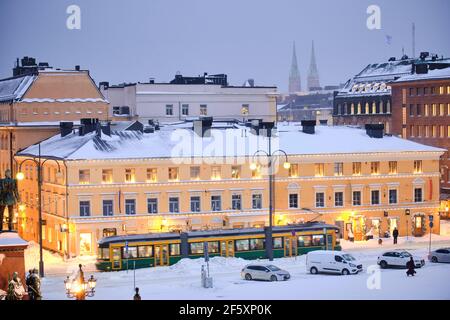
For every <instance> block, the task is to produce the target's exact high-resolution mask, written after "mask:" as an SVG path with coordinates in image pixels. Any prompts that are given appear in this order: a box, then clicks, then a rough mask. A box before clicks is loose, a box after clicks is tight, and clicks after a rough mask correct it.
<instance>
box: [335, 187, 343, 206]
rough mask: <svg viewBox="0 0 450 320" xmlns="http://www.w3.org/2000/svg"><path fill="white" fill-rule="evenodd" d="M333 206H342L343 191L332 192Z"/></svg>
mask: <svg viewBox="0 0 450 320" xmlns="http://www.w3.org/2000/svg"><path fill="white" fill-rule="evenodd" d="M334 206H335V207H342V206H344V193H343V192H342V191H338V192H335V193H334Z"/></svg>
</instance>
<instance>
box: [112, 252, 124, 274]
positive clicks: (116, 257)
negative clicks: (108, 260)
mask: <svg viewBox="0 0 450 320" xmlns="http://www.w3.org/2000/svg"><path fill="white" fill-rule="evenodd" d="M121 258H122V257H121V248H120V247H113V248H112V268H113V270H118V269H120V268H121V267H122V259H121Z"/></svg>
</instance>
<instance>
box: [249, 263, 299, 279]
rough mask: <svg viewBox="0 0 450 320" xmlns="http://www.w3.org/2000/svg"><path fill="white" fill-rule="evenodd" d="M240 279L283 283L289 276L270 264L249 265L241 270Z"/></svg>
mask: <svg viewBox="0 0 450 320" xmlns="http://www.w3.org/2000/svg"><path fill="white" fill-rule="evenodd" d="M241 277H242V279H245V280H267V281H279V280H280V281H284V280H288V279H289V278H290V277H291V275H290V274H289V272H287V271H285V270H282V269H280V268H278V267H276V266H274V265H272V264H249V265H247V266H245V267H244V268H243V269H242V271H241Z"/></svg>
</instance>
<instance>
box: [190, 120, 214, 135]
mask: <svg viewBox="0 0 450 320" xmlns="http://www.w3.org/2000/svg"><path fill="white" fill-rule="evenodd" d="M212 123H213V118H212V117H203V118H200V119H199V120H194V122H193V127H192V129H193V130H194V132H195V133H196V134H197V135H198V136H199V137H211V126H212Z"/></svg>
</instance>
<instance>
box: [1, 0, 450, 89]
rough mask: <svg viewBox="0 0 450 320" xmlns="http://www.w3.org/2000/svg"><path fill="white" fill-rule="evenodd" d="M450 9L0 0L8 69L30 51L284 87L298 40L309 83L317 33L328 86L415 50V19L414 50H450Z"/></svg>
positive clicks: (285, 2) (281, 0)
mask: <svg viewBox="0 0 450 320" xmlns="http://www.w3.org/2000/svg"><path fill="white" fill-rule="evenodd" d="M71 4H76V5H78V6H79V7H80V8H81V29H80V30H69V29H68V28H67V27H66V20H67V18H68V16H69V14H67V13H66V9H67V7H68V6H69V5H71ZM371 4H376V5H378V6H379V7H380V8H381V29H380V30H369V29H368V28H367V26H366V20H367V17H368V14H367V13H366V10H367V7H368V6H369V5H371ZM449 12H450V1H449V0H427V1H423V0H420V1H419V0H417V1H416V0H395V1H392V0H370V1H368V0H314V1H313V0H310V1H302V0H276V1H275V0H127V1H125V0H123V1H119V0H71V1H66V0H39V1H32V0H28V1H27V0H0V39H1V49H0V78H5V77H9V76H11V75H12V70H11V69H12V67H13V65H14V62H15V59H16V58H17V57H23V56H25V55H28V56H32V57H35V58H37V59H38V61H40V62H42V61H45V62H49V63H50V65H52V66H54V67H60V68H73V67H74V66H75V65H77V64H79V65H81V67H82V68H84V69H89V70H90V71H91V74H92V76H93V77H94V80H95V81H96V82H99V81H109V82H110V83H111V84H116V83H120V82H124V81H125V82H136V81H148V79H149V77H155V78H156V81H161V82H163V81H170V80H171V79H172V78H173V76H174V74H175V73H176V72H177V71H180V72H181V73H182V74H183V75H199V74H202V73H203V72H208V73H210V74H212V73H226V74H228V77H229V82H230V84H232V85H242V84H243V83H244V81H245V80H246V79H248V78H254V79H255V82H256V84H257V85H277V86H278V87H279V89H280V90H281V91H286V90H287V84H288V76H289V68H290V63H291V56H292V43H293V41H295V42H296V46H297V58H298V62H299V68H300V73H301V77H302V85H303V87H304V86H305V85H306V75H307V71H308V65H309V60H310V52H311V41H312V40H314V42H315V47H316V58H317V64H318V69H319V74H320V80H321V85H331V84H339V83H342V82H345V81H346V80H347V79H348V78H350V77H351V76H352V75H354V74H356V73H358V72H359V71H360V70H361V69H362V68H363V67H365V66H366V65H367V64H369V63H375V62H382V61H387V59H388V58H389V57H391V56H396V57H400V56H401V53H402V47H404V49H405V52H406V54H408V55H411V51H412V44H411V43H412V40H411V38H412V37H411V23H412V22H413V21H414V22H415V24H416V53H417V54H418V53H419V52H420V51H430V52H433V53H437V54H439V55H444V56H446V57H449V56H450V41H449V40H450V37H449V31H450V19H449V18H448V13H449ZM386 35H389V36H391V37H392V40H391V43H390V44H389V43H388V41H386Z"/></svg>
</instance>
